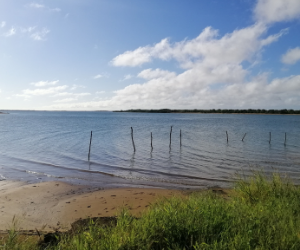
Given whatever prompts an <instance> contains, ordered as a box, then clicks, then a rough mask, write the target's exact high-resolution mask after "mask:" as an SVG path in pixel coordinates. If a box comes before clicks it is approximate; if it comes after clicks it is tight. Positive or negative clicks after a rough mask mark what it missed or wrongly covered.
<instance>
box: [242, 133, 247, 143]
mask: <svg viewBox="0 0 300 250" xmlns="http://www.w3.org/2000/svg"><path fill="white" fill-rule="evenodd" d="M246 134H247V133H245V134H244V137H243V139H242V141H244V138H245V136H246Z"/></svg>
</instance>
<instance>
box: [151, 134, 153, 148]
mask: <svg viewBox="0 0 300 250" xmlns="http://www.w3.org/2000/svg"><path fill="white" fill-rule="evenodd" d="M152 150H153V145H152V132H151V151H152Z"/></svg>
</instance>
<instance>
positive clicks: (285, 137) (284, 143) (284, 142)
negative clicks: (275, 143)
mask: <svg viewBox="0 0 300 250" xmlns="http://www.w3.org/2000/svg"><path fill="white" fill-rule="evenodd" d="M284 145H286V132H285V133H284Z"/></svg>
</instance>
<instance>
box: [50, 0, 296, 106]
mask: <svg viewBox="0 0 300 250" xmlns="http://www.w3.org/2000/svg"><path fill="white" fill-rule="evenodd" d="M298 5H300V1H299V0H285V1H284V0H280V1H279V0H258V1H257V5H256V7H255V9H254V15H255V18H256V21H257V22H256V23H255V24H254V25H251V26H249V27H245V28H242V29H237V30H234V31H233V32H231V33H228V34H225V35H223V36H220V35H219V33H218V31H217V30H215V29H213V28H211V27H207V28H205V29H204V30H203V31H202V32H201V33H200V34H199V36H198V37H196V38H194V39H189V40H188V39H185V40H183V41H179V42H171V40H170V39H168V38H165V39H162V40H161V41H160V42H158V43H156V44H152V45H147V46H144V47H138V48H137V49H135V50H128V51H125V52H124V53H122V54H120V55H118V56H116V57H115V58H113V59H112V61H111V64H112V65H114V66H117V67H119V66H123V67H124V66H128V67H136V66H141V65H143V64H145V63H151V62H152V61H154V60H162V61H171V60H172V61H175V62H177V63H178V65H179V67H180V71H181V72H180V73H178V72H171V71H168V70H165V69H160V68H156V69H151V68H148V69H144V70H141V72H140V73H139V74H138V75H137V76H138V77H140V78H143V79H145V82H144V83H142V84H132V85H129V86H126V87H125V88H123V89H119V90H117V91H115V92H114V96H113V97H112V98H109V99H104V100H92V101H86V102H76V103H61V104H55V105H52V106H51V107H49V108H52V109H81V110H87V109H89V110H99V109H109V110H116V109H130V108H145V109H151V108H173V109H176V108H192V109H193V108H203V109H205V108H266V109H268V108H278V109H281V108H297V109H300V84H299V82H300V75H294V76H289V77H285V78H276V79H269V75H268V74H267V73H264V72H262V73H260V74H258V75H255V76H252V72H251V67H248V68H245V66H244V65H245V62H250V63H253V62H257V60H258V59H259V58H260V56H261V54H262V51H263V50H264V48H265V47H266V46H268V45H270V44H272V43H274V42H276V41H278V39H279V38H280V37H281V36H283V35H284V34H286V33H287V31H288V30H286V29H284V30H282V31H280V32H279V33H277V34H271V35H269V36H266V34H267V32H268V28H269V24H271V23H273V22H277V21H288V20H292V19H294V18H297V17H298V16H299V13H300V9H299V8H298ZM287 54H288V53H287ZM294 60H295V59H294ZM297 60H298V59H297Z"/></svg>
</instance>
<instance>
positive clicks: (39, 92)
mask: <svg viewBox="0 0 300 250" xmlns="http://www.w3.org/2000/svg"><path fill="white" fill-rule="evenodd" d="M66 88H68V86H67V85H62V86H57V87H50V88H42V89H41V88H37V89H25V90H23V94H22V95H25V96H44V95H52V94H55V93H58V92H60V91H62V90H65V89H66Z"/></svg>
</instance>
